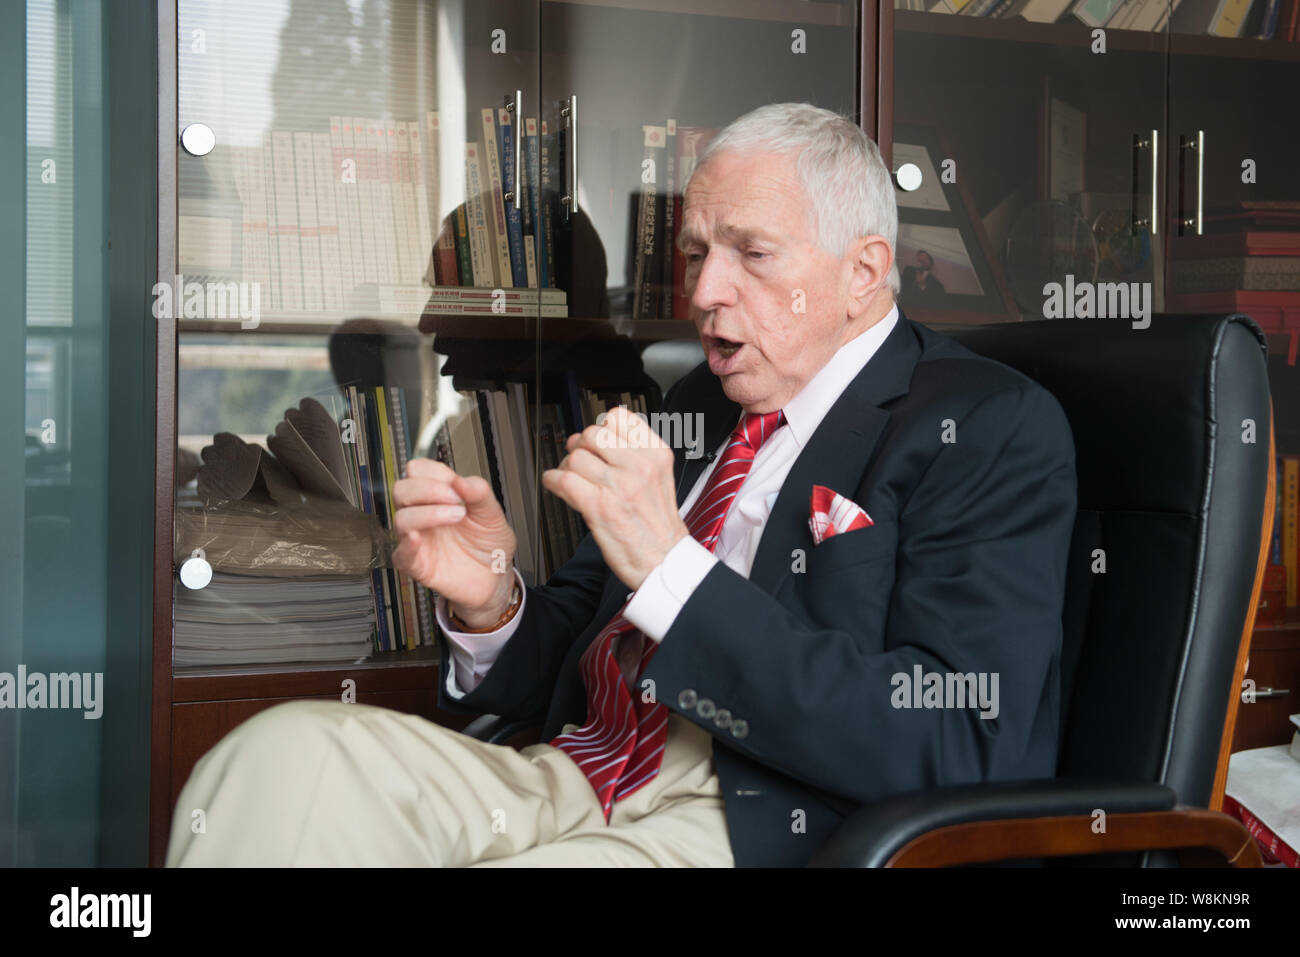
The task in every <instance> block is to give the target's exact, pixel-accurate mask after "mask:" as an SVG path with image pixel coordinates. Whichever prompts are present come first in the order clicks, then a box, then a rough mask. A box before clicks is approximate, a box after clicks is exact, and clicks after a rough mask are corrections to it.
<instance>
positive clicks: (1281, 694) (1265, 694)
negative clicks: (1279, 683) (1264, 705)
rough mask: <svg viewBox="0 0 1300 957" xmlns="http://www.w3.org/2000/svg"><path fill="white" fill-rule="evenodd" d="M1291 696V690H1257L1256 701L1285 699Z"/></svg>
mask: <svg viewBox="0 0 1300 957" xmlns="http://www.w3.org/2000/svg"><path fill="white" fill-rule="evenodd" d="M1289 694H1291V689H1290V688H1256V689H1255V700H1256V701H1258V700H1259V699H1260V698H1285V697H1287V696H1288V695H1289Z"/></svg>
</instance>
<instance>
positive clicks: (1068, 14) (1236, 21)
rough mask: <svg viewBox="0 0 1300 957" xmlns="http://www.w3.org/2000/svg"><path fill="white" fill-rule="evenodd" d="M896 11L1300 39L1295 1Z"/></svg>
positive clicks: (946, 6)
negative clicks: (1169, 28) (1170, 28)
mask: <svg viewBox="0 0 1300 957" xmlns="http://www.w3.org/2000/svg"><path fill="white" fill-rule="evenodd" d="M894 6H895V8H896V9H898V10H917V11H928V12H930V13H952V14H957V15H959V16H964V17H990V18H996V19H1003V20H1010V19H1016V18H1018V19H1021V20H1028V21H1030V22H1031V23H1082V24H1085V25H1086V26H1090V27H1107V28H1109V29H1114V30H1139V31H1146V32H1160V31H1163V30H1165V29H1166V28H1168V27H1170V25H1171V24H1170V21H1171V19H1172V29H1173V31H1174V32H1175V33H1196V34H1204V35H1208V36H1217V37H1256V38H1258V39H1261V40H1285V41H1289V42H1295V41H1296V40H1300V32H1298V31H1297V12H1298V11H1300V6H1298V5H1297V2H1296V0H894Z"/></svg>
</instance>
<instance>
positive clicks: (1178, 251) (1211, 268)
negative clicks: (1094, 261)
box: [1167, 200, 1300, 333]
mask: <svg viewBox="0 0 1300 957" xmlns="http://www.w3.org/2000/svg"><path fill="white" fill-rule="evenodd" d="M1205 229H1206V230H1207V233H1206V235H1202V236H1185V237H1182V238H1180V239H1178V240H1177V241H1176V242H1174V243H1172V244H1171V246H1172V249H1173V256H1174V258H1173V262H1172V264H1171V266H1170V290H1171V292H1172V295H1170V296H1169V298H1168V300H1167V306H1168V309H1169V310H1170V311H1171V312H1244V313H1247V314H1248V315H1249V316H1250V317H1251V318H1253V319H1254V320H1255V321H1256V322H1258V323H1259V325H1260V327H1261V328H1262V329H1263V330H1264V331H1265V332H1270V333H1286V332H1300V202H1297V201H1293V200H1278V201H1258V202H1256V201H1251V202H1244V203H1242V204H1241V205H1240V206H1237V207H1234V208H1231V209H1223V210H1218V211H1210V212H1207V215H1206V221H1205Z"/></svg>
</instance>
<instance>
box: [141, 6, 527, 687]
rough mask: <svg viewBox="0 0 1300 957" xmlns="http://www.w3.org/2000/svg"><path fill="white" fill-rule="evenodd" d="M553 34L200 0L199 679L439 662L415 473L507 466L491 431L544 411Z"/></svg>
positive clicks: (484, 18)
mask: <svg viewBox="0 0 1300 957" xmlns="http://www.w3.org/2000/svg"><path fill="white" fill-rule="evenodd" d="M537 24H538V12H537V6H536V3H535V2H520V0H490V2H480V0H473V2H471V0H439V2H423V0H330V2H327V0H321V2H310V3H308V2H299V0H280V2H267V0H230V2H223V3H220V4H213V3H206V2H200V0H181V2H180V3H179V7H178V28H179V29H178V37H177V43H178V52H179V57H178V60H179V63H178V69H179V81H178V86H179V89H178V112H179V116H178V126H179V130H180V131H181V144H182V149H181V151H180V152H179V160H178V164H177V166H178V169H177V175H178V181H179V190H178V224H177V226H178V250H177V255H178V260H177V261H178V264H179V266H178V270H177V271H178V273H179V274H180V275H178V276H177V277H176V281H175V283H173V284H172V288H171V289H162V290H160V295H159V297H158V301H157V302H156V304H155V311H156V312H159V314H161V312H160V311H161V310H165V309H170V310H172V313H171V314H172V315H173V316H174V317H175V319H176V326H177V330H178V375H177V378H178V382H177V408H176V425H177V429H176V431H177V444H178V452H177V463H178V465H177V471H176V476H175V484H176V502H175V504H176V510H175V530H176V542H175V546H176V547H175V564H176V567H177V576H176V577H177V581H176V583H175V586H174V649H173V651H174V656H173V667H174V671H175V672H176V673H203V672H204V671H205V670H207V671H210V670H212V669H224V670H229V669H231V668H234V669H236V670H238V669H252V670H257V669H269V670H301V669H303V668H309V667H312V666H317V667H325V666H330V665H331V663H332V665H333V666H338V665H339V664H340V663H346V662H357V661H362V660H371V661H379V660H386V656H387V657H391V656H393V655H397V654H399V653H401V654H406V653H417V654H416V657H419V655H420V654H427V653H428V652H430V651H431V650H432V649H431V648H430V647H429V646H430V645H432V644H433V641H434V633H433V628H434V627H435V626H434V623H433V618H432V601H431V599H432V596H430V595H429V593H428V592H427V590H426V589H424V588H423V587H421V586H419V585H418V584H416V583H415V582H413V581H411V580H409V579H408V578H407V577H406V576H404V575H401V574H399V573H397V572H396V571H395V570H394V569H393V568H392V561H391V545H392V535H391V525H392V510H393V506H392V501H391V490H392V484H393V482H394V481H395V480H396V478H398V477H399V476H400V475H401V474H402V473H403V471H404V468H405V465H406V462H407V461H408V460H409V459H410V458H412V457H414V456H417V455H428V456H437V457H440V458H442V459H443V460H444V461H447V462H449V463H454V464H455V465H456V467H458V469H459V470H461V471H465V472H482V473H484V474H488V473H489V468H490V469H491V474H492V475H493V476H494V477H499V476H497V465H496V460H495V459H491V460H490V458H489V451H490V450H491V452H492V453H493V454H495V453H497V452H500V451H502V450H500V449H492V446H491V444H490V439H489V444H488V445H487V446H486V447H485V446H484V443H483V442H482V440H481V438H482V435H483V432H484V427H483V425H482V423H483V422H488V421H489V419H490V420H491V421H492V422H493V423H494V424H495V419H496V416H497V415H498V414H499V415H501V416H502V417H505V418H508V417H509V416H513V415H515V414H516V413H519V412H522V411H523V407H522V406H519V407H518V408H516V405H517V404H518V402H519V401H520V399H521V398H522V397H521V396H520V395H519V394H518V390H514V391H511V390H509V388H508V387H507V386H506V385H505V381H506V380H507V379H509V378H510V377H514V378H515V379H519V378H524V379H527V378H529V377H531V376H532V375H533V371H534V368H535V363H536V346H535V342H534V340H535V337H536V322H537V314H538V297H537V294H536V291H535V289H534V291H533V293H532V295H531V296H530V295H529V290H528V288H527V287H529V286H533V287H536V285H537V283H536V282H535V281H530V279H531V275H530V274H529V273H527V272H526V271H521V267H524V265H525V264H524V262H523V258H522V257H521V256H514V257H512V252H513V250H512V249H511V245H512V243H516V242H517V239H516V236H515V234H514V233H512V229H513V226H514V224H515V222H516V219H513V218H510V217H508V216H507V210H509V209H510V207H511V206H512V204H513V201H514V199H515V196H516V194H517V193H519V192H520V191H521V186H522V184H523V183H525V182H528V181H531V180H533V179H535V178H536V177H535V174H531V173H529V171H528V164H529V163H530V162H532V163H533V165H534V168H535V165H536V163H535V161H533V160H530V158H529V156H530V154H529V151H528V149H527V145H526V144H521V142H520V137H519V136H518V135H517V130H518V123H517V122H516V120H515V118H516V117H518V116H519V115H520V112H522V110H524V109H527V108H531V107H533V106H535V104H536V102H537V100H536V91H537V89H538V81H537V75H538V43H537ZM503 335H508V336H509V341H510V342H511V343H512V348H501V345H500V343H501V337H502V336H503ZM476 388H477V389H481V390H484V391H496V390H500V391H502V392H503V394H504V395H506V396H507V401H506V402H505V403H501V404H498V405H492V404H491V403H490V402H489V403H487V404H482V406H481V407H480V402H479V401H478V400H479V398H480V397H478V396H476V394H475V392H474V390H475V389H476ZM512 403H513V404H512ZM480 416H481V417H482V422H480ZM490 434H491V432H490V429H489V435H490ZM498 434H499V435H501V436H507V437H509V436H511V435H512V434H517V433H512V432H511V431H510V429H509V427H508V424H507V423H506V422H505V421H504V418H503V421H502V423H501V424H500V430H499V433H498ZM476 436H477V437H478V438H479V441H478V442H477V443H476V441H475V438H476ZM516 478H518V480H519V482H521V483H525V485H526V477H520V476H516ZM521 494H522V493H521ZM507 498H509V497H508V496H507ZM515 499H516V501H515V505H516V506H517V508H518V509H519V511H520V512H521V514H520V515H519V516H515V515H511V518H512V520H515V519H517V520H518V521H520V522H521V523H522V522H524V521H525V516H524V515H523V514H522V513H523V512H524V510H525V509H526V508H527V507H528V506H527V503H526V501H525V498H523V497H520V495H516V496H515ZM530 560H531V559H530V557H529V556H528V555H527V554H525V555H523V556H521V560H520V561H521V565H527V564H528V563H529V562H530ZM529 571H530V573H535V571H536V570H535V569H532V568H530V569H529Z"/></svg>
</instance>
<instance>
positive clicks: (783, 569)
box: [439, 312, 1076, 866]
mask: <svg viewBox="0 0 1300 957" xmlns="http://www.w3.org/2000/svg"><path fill="white" fill-rule="evenodd" d="M664 411H666V412H673V411H680V412H685V413H691V414H693V413H702V414H703V416H704V426H705V446H704V448H705V449H707V450H713V449H716V448H718V447H719V446H720V445H721V444H722V442H723V440H724V439H725V438H726V436H727V435H728V433H729V432H730V430H731V429H732V427H733V426H734V425H735V422H736V421H737V417H738V416H739V414H740V411H741V410H740V408H739V407H738V406H737V405H736V404H734V403H732V402H731V401H730V400H728V399H727V398H726V396H725V395H724V394H723V392H722V388H721V383H720V382H719V380H718V379H717V377H716V376H714V375H713V374H712V373H710V372H709V370H708V367H707V365H700V366H699V367H697V368H696V369H694V370H693V371H692V372H690V373H688V374H687V375H686V376H685V377H683V378H682V380H681V381H680V382H678V383H677V384H676V385H675V386H674V387H673V388H672V389H671V390H670V391H669V393H668V395H667V396H666V397H665V400H664ZM705 465H706V459H705V458H704V457H703V456H701V457H698V458H695V459H689V458H687V457H686V455H685V452H684V451H683V450H680V449H679V450H678V451H677V463H676V475H677V497H678V503H679V505H680V503H681V502H682V501H683V500H684V499H685V497H686V495H687V494H688V493H689V492H690V490H691V488H692V487H693V486H694V484H695V482H696V480H697V479H698V478H699V476H700V474H701V472H702V471H703V469H704V467H705ZM813 485H825V486H828V487H829V488H831V489H833V490H834V491H836V492H838V493H840V494H841V495H844V496H847V497H850V498H852V499H853V500H854V501H856V502H857V503H858V504H859V505H861V506H862V507H863V508H864V509H865V510H866V512H867V513H868V515H869V516H870V517H871V518H872V520H873V521H874V524H873V525H871V526H869V527H867V528H862V529H857V530H854V531H850V532H845V533H843V534H840V535H835V536H832V537H830V538H828V539H826V540H825V541H824V542H822V544H820V545H815V544H814V542H813V538H812V533H811V530H810V528H809V524H808V517H809V505H810V498H811V494H812V487H813ZM544 494H546V493H544ZM1075 494H1076V486H1075V467H1074V444H1073V440H1072V437H1071V433H1070V427H1069V424H1068V422H1067V421H1066V417H1065V414H1064V412H1063V411H1062V409H1061V407H1060V405H1059V404H1058V402H1057V401H1056V399H1055V398H1054V397H1053V396H1052V395H1051V394H1050V393H1048V392H1047V391H1046V390H1045V389H1043V388H1042V387H1041V386H1039V385H1037V384H1036V383H1035V382H1033V381H1032V380H1030V379H1029V378H1027V377H1026V376H1024V375H1022V374H1021V373H1019V372H1017V371H1015V370H1013V369H1011V368H1009V367H1008V366H1005V365H1003V364H1001V363H998V362H995V361H993V360H990V359H985V358H983V357H981V356H979V355H976V354H975V353H973V352H971V351H970V350H969V349H967V348H965V347H964V346H962V345H960V344H959V343H957V342H956V341H954V340H952V339H950V338H948V337H946V336H943V335H941V334H939V333H936V332H934V331H933V330H931V329H928V328H926V327H925V326H922V325H919V324H917V323H914V322H911V321H909V320H908V319H907V318H906V317H905V316H903V315H902V314H901V312H900V315H899V317H898V322H897V323H896V325H895V327H894V329H893V330H891V332H890V334H889V335H888V336H887V337H886V339H885V341H884V342H883V343H882V345H881V346H880V348H879V349H878V350H877V352H876V353H875V355H873V356H872V358H871V360H870V361H869V362H868V363H867V364H866V366H865V367H864V368H863V369H862V371H861V372H860V373H859V374H858V375H857V377H856V378H854V379H853V381H852V382H851V383H850V385H849V387H848V388H847V389H846V390H845V391H844V393H843V394H842V395H841V396H840V398H839V399H838V400H837V401H836V402H835V404H834V405H833V406H832V407H831V409H830V411H829V412H828V413H827V415H826V417H825V418H824V419H823V420H822V423H821V425H820V426H819V427H818V428H817V430H816V432H815V433H814V435H813V436H812V438H811V440H810V441H809V443H808V444H807V445H806V446H805V447H804V449H803V450H802V451H801V453H800V454H799V456H798V458H797V460H796V461H795V463H794V465H793V467H792V468H791V470H790V473H789V475H788V477H787V478H786V481H785V484H784V485H783V487H782V489H781V492H780V494H779V495H778V497H777V499H776V503H775V505H774V507H773V510H772V513H771V516H770V517H769V519H768V522H767V524H766V526H765V527H764V529H763V533H762V538H761V541H760V543H759V548H758V552H757V555H756V556H755V560H754V566H753V568H752V570H751V572H750V575H749V578H748V579H746V578H743V577H742V576H740V575H738V574H737V573H736V572H734V571H732V570H731V569H730V568H728V567H726V566H725V565H723V564H721V563H718V564H717V565H716V566H715V567H714V568H713V570H712V571H710V572H709V574H708V575H707V576H706V577H705V578H704V580H703V582H701V584H700V586H699V587H698V588H697V589H696V591H695V592H694V593H693V594H692V596H691V598H690V599H689V601H687V603H686V605H685V607H684V608H683V610H682V612H681V614H680V615H678V617H677V618H676V620H675V621H674V622H673V625H672V627H671V628H670V629H669V631H668V633H667V634H666V635H665V636H664V639H663V642H662V644H661V646H660V648H659V650H658V652H657V653H656V654H655V656H654V657H653V659H652V660H651V661H650V664H649V665H648V666H647V668H646V670H645V672H644V673H643V675H642V680H644V679H647V678H648V679H650V680H652V681H653V682H654V686H653V687H654V689H655V692H656V695H657V698H658V700H659V701H661V702H662V703H663V704H665V705H667V706H668V707H669V708H672V709H674V710H676V711H678V712H679V713H681V714H682V715H684V716H685V717H686V718H687V719H689V720H690V721H692V722H694V723H695V724H696V725H698V726H699V727H702V728H704V729H705V730H707V731H708V732H709V733H710V734H711V735H712V737H713V755H714V761H715V764H716V768H717V773H718V777H719V780H720V782H721V785H722V788H723V795H724V797H725V800H726V812H727V826H728V831H729V835H730V839H731V846H732V852H733V854H734V856H735V860H736V864H737V865H738V866H746V865H802V864H804V863H806V861H807V860H808V858H809V857H811V856H812V854H813V853H814V852H815V851H816V849H817V847H818V846H819V845H820V844H821V843H822V842H823V841H824V840H825V839H826V838H827V836H828V835H829V834H830V833H831V832H832V831H833V830H834V829H835V827H836V825H837V824H838V823H839V822H840V821H842V820H843V819H844V817H845V816H846V815H847V814H849V813H851V812H852V811H853V810H854V809H855V808H856V807H858V806H860V805H861V804H864V803H866V802H870V801H872V800H874V799H877V798H881V797H884V796H886V795H891V794H895V793H897V792H901V791H908V790H913V789H917V788H927V787H933V786H937V785H947V784H963V783H971V782H978V781H991V780H1015V779H1020V778H1041V777H1051V776H1052V775H1053V774H1054V772H1055V766H1056V751H1057V727H1058V722H1059V720H1060V700H1061V689H1060V670H1059V669H1060V654H1061V637H1062V626H1061V611H1062V603H1063V601H1064V595H1065V572H1066V557H1067V551H1068V549H1069V542H1070V534H1071V529H1072V528H1073V524H1074V517H1075V509H1076V498H1075ZM628 593H629V590H628V588H627V586H626V585H624V584H623V583H622V582H620V581H619V580H618V579H617V578H616V577H615V576H614V574H613V573H612V572H611V571H610V570H609V568H608V567H607V566H606V565H605V563H604V561H603V560H602V558H601V555H600V551H599V549H598V548H597V547H596V545H595V544H594V542H593V541H592V539H591V537H590V536H587V538H586V540H585V541H584V542H583V543H582V545H581V546H580V547H579V548H578V550H577V552H576V553H575V555H574V557H573V558H572V559H571V560H570V561H569V562H568V563H567V564H566V565H565V566H564V567H563V568H561V569H560V570H559V571H558V572H556V574H555V575H554V576H553V577H552V578H551V580H550V581H549V582H547V584H546V585H544V586H541V587H538V588H532V589H529V593H528V599H527V607H526V611H525V614H524V616H523V619H522V621H521V623H520V627H519V629H518V631H516V633H515V634H514V635H513V636H512V637H511V639H510V640H509V642H508V643H507V644H506V646H505V647H504V648H503V649H502V651H501V654H500V656H499V657H498V659H497V660H496V662H495V663H494V664H493V666H492V667H491V669H490V670H489V671H488V673H487V675H486V676H485V677H484V678H483V680H482V682H481V683H480V684H479V686H478V687H477V688H476V689H475V690H474V691H472V692H470V693H468V694H466V695H465V696H464V697H463V698H461V699H460V700H454V699H451V698H449V697H448V696H447V695H446V692H445V688H443V689H442V690H441V691H440V693H439V704H440V706H441V707H443V708H445V709H447V710H451V711H458V712H467V711H468V712H474V713H496V714H501V715H509V716H519V717H523V716H530V715H536V716H537V717H538V718H539V719H541V720H542V724H543V727H542V737H541V740H543V741H547V740H550V739H551V738H552V737H554V736H555V735H557V734H559V733H560V732H561V729H562V728H563V726H564V725H565V724H566V723H570V722H572V723H575V724H582V723H584V721H585V720H586V712H587V705H586V694H585V690H584V687H583V683H582V678H581V676H580V674H579V670H578V659H579V658H580V656H581V655H582V653H583V651H585V650H586V648H587V646H588V645H589V644H590V643H591V641H592V640H593V639H594V638H595V636H596V634H597V632H598V631H599V630H600V629H601V628H602V627H603V626H604V625H605V624H606V623H607V622H608V621H609V620H610V618H612V617H613V615H614V614H615V612H616V611H617V610H618V608H619V606H620V605H621V604H622V603H623V601H624V600H625V599H626V597H627V595H628ZM440 642H441V649H442V654H443V657H442V660H443V661H444V662H450V661H451V660H452V659H451V656H450V654H449V652H448V649H447V645H446V639H445V638H441V637H440ZM917 666H920V673H921V674H922V675H928V674H931V673H933V674H937V675H939V676H940V678H941V679H942V680H944V682H945V684H946V685H951V684H952V683H951V682H949V681H948V679H947V676H948V675H949V674H962V675H976V676H978V675H979V674H981V673H983V674H984V675H985V676H986V679H987V680H988V681H991V676H992V675H995V674H996V676H997V691H998V701H997V716H996V717H990V718H984V717H981V716H980V712H981V709H980V708H979V707H978V705H975V704H973V703H970V702H967V706H966V707H924V706H922V707H915V706H914V707H901V706H900V705H902V704H912V705H916V704H918V703H922V702H921V695H920V693H919V692H916V693H915V694H914V693H913V692H912V691H911V690H908V689H907V688H906V686H905V685H904V684H903V683H902V682H903V679H901V678H900V677H898V676H904V675H905V676H906V679H907V681H909V682H910V681H911V680H912V679H913V677H914V676H915V675H916V674H917V673H918V672H917ZM440 687H441V685H440ZM986 688H991V684H988V683H986ZM900 689H902V690H900ZM937 700H938V699H937V697H936V696H931V698H930V703H932V704H933V703H935V702H936V701H937ZM947 703H948V704H950V705H953V704H956V703H957V702H956V701H955V700H954V699H951V698H950V699H948V702H947ZM985 710H987V709H985Z"/></svg>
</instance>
